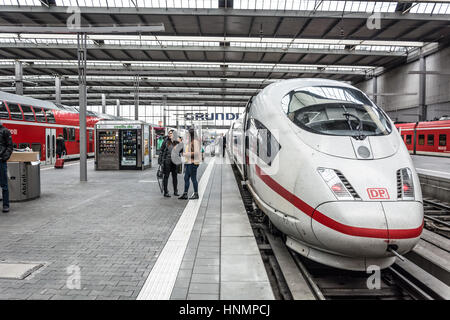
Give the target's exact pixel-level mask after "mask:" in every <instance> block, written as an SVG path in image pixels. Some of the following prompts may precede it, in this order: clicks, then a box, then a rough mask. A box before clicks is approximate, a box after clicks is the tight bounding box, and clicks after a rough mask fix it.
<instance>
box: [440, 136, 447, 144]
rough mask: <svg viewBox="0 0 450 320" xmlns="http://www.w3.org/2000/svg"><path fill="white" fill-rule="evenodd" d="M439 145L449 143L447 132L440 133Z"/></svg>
mask: <svg viewBox="0 0 450 320" xmlns="http://www.w3.org/2000/svg"><path fill="white" fill-rule="evenodd" d="M439 145H440V146H446V145H447V135H446V134H440V135H439Z"/></svg>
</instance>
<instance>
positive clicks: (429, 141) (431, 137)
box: [427, 134, 434, 146]
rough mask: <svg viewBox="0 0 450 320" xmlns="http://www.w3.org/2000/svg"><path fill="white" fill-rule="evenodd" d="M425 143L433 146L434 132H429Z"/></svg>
mask: <svg viewBox="0 0 450 320" xmlns="http://www.w3.org/2000/svg"><path fill="white" fill-rule="evenodd" d="M427 145H428V146H434V134H429V135H428V136H427Z"/></svg>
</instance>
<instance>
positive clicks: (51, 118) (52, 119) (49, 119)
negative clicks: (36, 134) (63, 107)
mask: <svg viewBox="0 0 450 320" xmlns="http://www.w3.org/2000/svg"><path fill="white" fill-rule="evenodd" d="M45 114H46V115H47V122H48V123H55V122H56V121H55V116H54V115H53V112H52V110H46V111H45Z"/></svg>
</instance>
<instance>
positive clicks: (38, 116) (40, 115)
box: [34, 108, 45, 122]
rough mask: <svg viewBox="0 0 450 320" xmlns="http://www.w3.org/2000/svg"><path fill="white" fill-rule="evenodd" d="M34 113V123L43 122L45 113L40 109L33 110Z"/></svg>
mask: <svg viewBox="0 0 450 320" xmlns="http://www.w3.org/2000/svg"><path fill="white" fill-rule="evenodd" d="M34 112H35V113H36V121H37V122H45V111H44V109H42V108H39V109H34Z"/></svg>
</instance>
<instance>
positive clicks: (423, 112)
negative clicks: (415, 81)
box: [419, 56, 427, 121]
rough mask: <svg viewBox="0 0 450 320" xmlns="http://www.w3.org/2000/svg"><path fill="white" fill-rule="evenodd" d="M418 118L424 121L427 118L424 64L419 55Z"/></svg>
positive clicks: (422, 57)
mask: <svg viewBox="0 0 450 320" xmlns="http://www.w3.org/2000/svg"><path fill="white" fill-rule="evenodd" d="M419 71H420V72H421V73H420V74H419V120H420V121H425V120H427V105H426V79H427V75H426V71H427V68H426V65H425V57H424V56H420V60H419Z"/></svg>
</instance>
